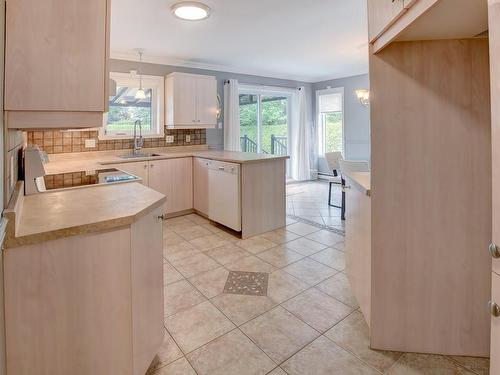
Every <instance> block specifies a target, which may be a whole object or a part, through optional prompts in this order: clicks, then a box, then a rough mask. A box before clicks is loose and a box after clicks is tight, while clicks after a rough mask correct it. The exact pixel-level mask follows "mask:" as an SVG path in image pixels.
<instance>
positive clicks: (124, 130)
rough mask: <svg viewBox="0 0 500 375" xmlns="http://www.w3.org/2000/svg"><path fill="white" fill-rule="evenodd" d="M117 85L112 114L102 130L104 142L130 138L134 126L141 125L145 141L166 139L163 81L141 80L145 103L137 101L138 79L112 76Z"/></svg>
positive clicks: (144, 78)
mask: <svg viewBox="0 0 500 375" xmlns="http://www.w3.org/2000/svg"><path fill="white" fill-rule="evenodd" d="M110 77H111V79H113V80H114V81H115V82H116V95H114V96H110V97H109V112H108V113H107V116H106V117H107V118H106V119H105V121H106V122H105V124H104V126H103V128H102V129H101V130H100V134H99V138H101V139H120V138H131V137H132V136H133V135H134V124H135V122H136V121H137V120H140V121H141V127H142V135H143V136H144V137H146V138H153V137H163V135H164V121H163V119H164V109H163V108H164V103H163V95H164V78H163V77H160V76H149V75H143V76H142V86H143V89H144V91H145V93H146V98H145V99H136V98H135V94H136V92H137V90H138V89H139V76H138V75H132V74H129V73H111V74H110Z"/></svg>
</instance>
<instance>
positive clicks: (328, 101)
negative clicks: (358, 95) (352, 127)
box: [316, 87, 344, 155]
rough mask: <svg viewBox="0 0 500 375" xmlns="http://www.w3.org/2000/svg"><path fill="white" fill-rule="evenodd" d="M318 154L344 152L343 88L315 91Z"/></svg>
mask: <svg viewBox="0 0 500 375" xmlns="http://www.w3.org/2000/svg"><path fill="white" fill-rule="evenodd" d="M316 113H317V115H318V119H317V121H318V137H319V142H318V145H319V150H318V151H319V154H320V155H324V154H325V153H327V152H335V151H339V152H342V153H344V88H343V87H337V88H332V89H325V90H318V91H316Z"/></svg>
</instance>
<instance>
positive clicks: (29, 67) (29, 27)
mask: <svg viewBox="0 0 500 375" xmlns="http://www.w3.org/2000/svg"><path fill="white" fill-rule="evenodd" d="M108 5H109V4H108V1H107V0H85V1H81V0H44V1H33V0H13V1H7V2H6V6H7V8H6V47H5V110H7V111H73V112H76V111H83V112H85V111H90V112H93V111H96V112H104V111H105V110H106V102H107V100H108V98H107V97H106V93H105V91H106V87H107V81H108V77H107V64H108V62H107V60H108V53H107V51H108V43H107V35H108V32H109V22H108V15H109V12H108ZM68 123H69V121H68V122H67V124H68ZM67 124H66V127H68V125H67Z"/></svg>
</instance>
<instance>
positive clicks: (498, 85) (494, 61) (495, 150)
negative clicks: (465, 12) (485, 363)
mask: <svg viewBox="0 0 500 375" xmlns="http://www.w3.org/2000/svg"><path fill="white" fill-rule="evenodd" d="M488 11H489V12H488V17H489V26H490V27H489V39H490V79H491V138H492V139H491V146H492V164H493V165H492V181H493V185H492V187H493V189H492V193H493V197H492V198H493V200H492V226H491V227H492V238H491V241H492V244H491V245H490V251H491V255H492V258H493V259H492V260H493V262H492V301H493V302H495V303H497V304H498V305H500V256H499V255H500V254H498V253H496V252H495V250H497V251H498V250H500V249H499V248H498V247H496V246H500V1H499V0H488ZM490 366H491V369H490V374H494V375H497V374H500V317H495V316H492V317H491V349H490Z"/></svg>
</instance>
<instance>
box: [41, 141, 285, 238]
mask: <svg viewBox="0 0 500 375" xmlns="http://www.w3.org/2000/svg"><path fill="white" fill-rule="evenodd" d="M142 151H143V152H144V153H145V154H147V155H151V156H147V157H135V158H127V159H125V158H123V155H124V154H126V152H127V151H124V150H120V151H96V152H82V153H71V154H54V155H49V160H50V161H49V162H48V163H47V164H45V170H46V172H47V174H50V175H54V174H69V173H71V172H74V171H84V170H97V169H102V168H107V167H113V168H118V169H121V170H123V171H125V172H128V173H131V174H133V175H136V176H138V177H140V178H141V179H142V183H143V184H144V185H146V186H149V187H150V188H151V189H153V190H156V191H158V192H160V193H162V194H164V195H166V196H167V201H166V203H165V205H164V210H163V213H164V214H165V215H166V216H167V217H175V216H181V215H185V214H189V213H192V212H196V213H198V214H200V215H202V216H204V217H207V218H209V219H211V220H213V221H215V222H218V223H220V224H223V225H226V226H227V227H229V228H230V229H233V230H235V231H237V232H241V237H242V238H248V237H251V236H255V235H258V234H261V233H265V232H269V231H272V230H274V229H278V228H281V227H284V226H285V221H286V220H285V217H286V203H285V182H286V178H285V173H286V160H287V159H288V156H282V155H268V154H255V153H246V152H234V151H219V150H211V149H208V147H207V146H206V145H200V146H181V147H168V148H150V149H143V150H142ZM217 163H219V164H217ZM220 163H222V164H220ZM231 168H234V173H233V174H234V176H233V177H234V178H233V180H229V181H233V183H234V186H233V185H231V183H227V182H226V183H225V184H223V185H222V187H221V185H218V183H219V182H220V181H221V180H220V178H221V177H222V178H224V176H220V175H217V174H216V173H215V172H217V173H220V172H223V170H224V169H225V171H228V170H230V169H231ZM210 176H212V177H210ZM225 177H227V176H225ZM230 186H233V188H232V189H233V190H234V191H233V194H232V195H231V194H228V192H229V191H230V190H231V187H230ZM231 196H232V198H231ZM210 200H211V202H212V204H211V206H212V210H211V211H212V213H213V214H214V215H215V216H214V217H211V216H212V215H210V207H209V206H210ZM221 207H222V208H224V209H225V210H227V211H224V212H238V211H239V214H238V215H237V216H238V217H240V222H239V223H232V221H231V222H225V221H224V212H222V213H221V215H222V217H221V219H220V220H219V219H218V217H219V215H217V214H218V213H219V212H218V211H220V210H219V209H220V208H221ZM233 221H234V220H233ZM232 224H234V225H232ZM238 224H239V225H238Z"/></svg>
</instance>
